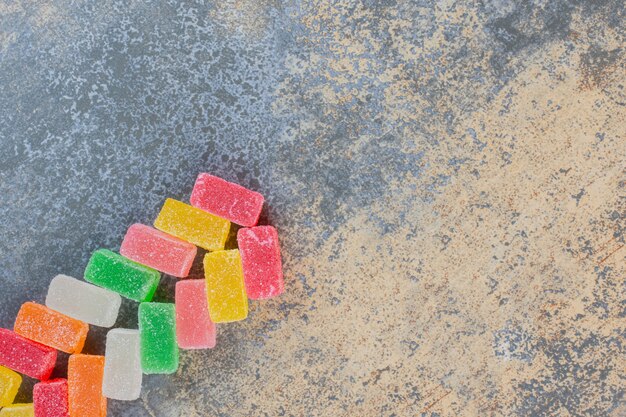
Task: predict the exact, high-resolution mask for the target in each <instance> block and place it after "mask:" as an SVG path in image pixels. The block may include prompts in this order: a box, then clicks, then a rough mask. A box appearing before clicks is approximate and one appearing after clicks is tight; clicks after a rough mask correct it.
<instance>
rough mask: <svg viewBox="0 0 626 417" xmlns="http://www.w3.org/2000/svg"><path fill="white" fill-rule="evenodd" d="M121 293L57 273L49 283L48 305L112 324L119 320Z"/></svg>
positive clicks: (98, 323) (87, 320)
mask: <svg viewBox="0 0 626 417" xmlns="http://www.w3.org/2000/svg"><path fill="white" fill-rule="evenodd" d="M121 303H122V298H121V297H120V295H119V294H117V293H115V292H113V291H109V290H107V289H104V288H100V287H97V286H95V285H92V284H89V283H87V282H84V281H80V280H77V279H76V278H72V277H69V276H67V275H57V276H56V277H54V278H53V279H52V282H51V283H50V287H48V295H47V297H46V306H47V307H49V308H51V309H53V310H56V311H58V312H59V313H63V314H65V315H67V316H70V317H72V318H75V319H77V320H81V321H84V322H85V323H89V324H93V325H95V326H101V327H111V326H113V325H114V324H115V321H116V320H117V314H118V313H119V310H120V305H121Z"/></svg>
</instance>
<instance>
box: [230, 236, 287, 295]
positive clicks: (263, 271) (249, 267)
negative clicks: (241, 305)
mask: <svg viewBox="0 0 626 417" xmlns="http://www.w3.org/2000/svg"><path fill="white" fill-rule="evenodd" d="M237 243H238V244H239V253H240V254H241V264H242V266H243V278H244V282H245V284H246V293H247V294H248V298H250V299H252V300H259V299H264V298H272V297H276V296H277V295H280V294H281V293H282V292H283V291H284V290H285V284H284V282H283V266H282V261H281V259H280V246H279V244H278V233H276V229H274V228H273V227H272V226H257V227H250V228H243V229H239V231H238V232H237Z"/></svg>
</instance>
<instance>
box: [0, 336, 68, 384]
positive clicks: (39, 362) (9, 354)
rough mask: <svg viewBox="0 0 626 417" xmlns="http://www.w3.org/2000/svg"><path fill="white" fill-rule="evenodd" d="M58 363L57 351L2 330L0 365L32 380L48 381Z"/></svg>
mask: <svg viewBox="0 0 626 417" xmlns="http://www.w3.org/2000/svg"><path fill="white" fill-rule="evenodd" d="M56 361H57V351H56V349H53V348H51V347H48V346H44V345H42V344H41V343H37V342H33V341H32V340H28V339H26V338H25V337H22V336H20V335H18V334H16V333H15V332H12V331H11V330H7V329H2V328H0V365H3V366H6V367H7V368H9V369H12V370H14V371H15V372H19V373H20V374H24V375H27V376H29V377H31V378H35V379H40V380H46V379H48V378H50V375H51V374H52V371H53V370H54V365H55V364H56Z"/></svg>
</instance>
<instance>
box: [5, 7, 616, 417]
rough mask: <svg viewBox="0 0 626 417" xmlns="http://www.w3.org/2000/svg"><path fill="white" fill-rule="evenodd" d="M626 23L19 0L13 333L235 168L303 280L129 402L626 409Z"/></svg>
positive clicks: (9, 131)
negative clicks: (73, 282) (70, 282)
mask: <svg viewBox="0 0 626 417" xmlns="http://www.w3.org/2000/svg"><path fill="white" fill-rule="evenodd" d="M624 15H625V13H624V4H623V2H622V1H618V0H595V1H578V0H569V1H565V0H553V1H540V0H534V1H508V0H487V1H481V2H471V1H467V2H455V1H435V0H423V1H411V2H409V1H393V0H389V1H361V2H353V1H343V0H341V1H340V0H335V1H328V0H315V1H304V2H300V1H285V2H281V1H278V0H265V1H263V0H222V1H207V0H196V1H193V0H189V1H184V2H183V1H174V0H170V1H165V0H153V1H139V0H136V1H130V0H124V1H122V0H116V1H112V0H100V1H91V0H74V1H69V0H41V1H25V0H24V1H17V0H14V1H11V0H0V86H1V88H0V196H2V203H1V204H0V236H1V237H2V238H1V239H0V284H1V286H2V287H1V288H2V289H1V290H0V326H5V327H6V326H10V325H11V324H12V322H13V319H14V317H15V315H16V313H17V311H18V308H19V305H20V304H21V303H23V302H24V301H26V300H35V301H39V302H42V301H43V299H44V296H45V294H46V289H47V285H48V282H49V281H50V279H51V278H52V277H53V276H55V275H56V274H59V273H64V274H68V275H71V276H76V277H80V276H81V274H82V271H83V269H84V267H85V265H86V263H87V260H88V258H89V255H90V253H91V252H92V251H93V250H95V249H96V248H98V247H109V248H111V249H113V250H117V249H118V248H119V243H120V242H121V240H122V237H123V236H124V232H125V230H126V228H127V227H128V226H129V225H130V224H132V223H135V222H139V223H144V224H150V223H151V221H152V220H153V219H154V217H155V216H156V214H157V212H158V209H159V207H160V206H161V204H162V203H163V201H164V199H165V197H168V196H169V197H173V198H177V199H183V200H185V199H187V198H188V197H189V193H190V191H191V188H192V186H193V181H194V179H195V177H196V175H197V174H198V173H199V172H210V173H213V174H216V175H219V176H221V177H224V178H225V179H227V180H229V181H236V182H238V183H240V184H242V185H244V186H246V187H249V188H252V189H255V190H258V191H260V192H262V193H263V194H264V195H265V196H266V199H267V210H266V212H265V213H264V215H263V222H264V223H267V222H268V221H269V222H270V223H272V224H274V225H275V226H276V227H277V228H278V230H279V234H280V237H281V243H282V250H283V257H284V268H285V280H286V292H285V294H284V295H283V296H281V297H280V298H278V299H273V300H269V301H265V302H252V303H251V312H250V313H251V314H250V317H249V319H248V320H247V321H244V322H240V323H233V324H229V325H223V326H220V327H219V330H218V333H219V334H218V336H217V339H218V345H217V347H216V348H215V349H214V350H210V351H185V352H182V353H181V367H180V370H179V372H178V373H177V374H175V375H171V376H161V375H151V376H147V377H146V378H145V380H144V390H143V392H142V394H141V399H140V400H138V401H135V402H131V403H122V402H118V401H110V404H109V411H110V414H111V415H114V416H123V417H125V416H171V417H174V416H186V417H196V416H208V415H211V416H413V415H418V416H429V417H435V416H439V417H443V416H446V417H448V416H450V417H452V416H481V417H482V416H544V415H546V416H603V417H604V416H608V417H618V416H624V415H626V404H625V401H626V399H625V388H624V387H625V382H624V378H625V371H624V358H625V357H626V356H625V355H626V322H625V320H626V296H625V294H626V282H625V276H626V261H625V260H626V258H625V257H626V249H625V248H624V246H625V245H626V243H625V237H624V229H625V228H626V220H625V218H626V172H625V166H626V156H625V155H626V145H625V143H626V138H625V131H624V126H625V119H626V111H625V105H626V92H625V91H624V84H625V73H626V69H625V61H626V60H625V54H626V52H625V49H624V42H625V35H626V34H625V30H624V25H623V22H624V19H625V16H624ZM232 233H233V236H234V234H235V233H236V230H233V231H232ZM229 247H232V244H231V245H230V246H229ZM202 255H203V254H202V253H200V254H199V259H200V257H201V256H202ZM192 277H195V278H200V277H201V270H200V268H199V264H198V262H196V266H195V267H194V269H193V270H192ZM174 283H175V280H174V279H172V278H164V279H163V280H162V283H161V288H160V290H159V291H158V292H157V297H156V300H157V301H165V302H171V301H172V296H173V290H174ZM136 308H137V307H136V304H135V303H132V302H130V301H125V302H124V304H123V307H122V313H121V317H120V319H119V320H118V323H117V325H118V326H123V327H134V326H136ZM103 342H104V331H100V330H98V329H95V330H94V331H93V332H92V333H90V337H89V339H88V343H87V346H86V349H85V351H86V352H88V353H94V354H102V353H104V343H103ZM58 374H59V376H63V367H61V369H60V370H59V371H58ZM31 386H32V383H31V384H30V385H29V384H28V383H27V384H25V387H26V388H24V389H23V391H22V392H21V393H20V394H19V397H18V399H21V400H26V399H28V396H29V394H28V391H27V390H28V388H29V387H31Z"/></svg>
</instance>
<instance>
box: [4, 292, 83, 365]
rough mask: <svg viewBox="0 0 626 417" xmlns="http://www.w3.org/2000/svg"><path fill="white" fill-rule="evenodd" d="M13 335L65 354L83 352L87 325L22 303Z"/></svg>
mask: <svg viewBox="0 0 626 417" xmlns="http://www.w3.org/2000/svg"><path fill="white" fill-rule="evenodd" d="M13 330H14V331H15V333H17V334H19V335H20V336H23V337H25V338H27V339H30V340H33V341H35V342H39V343H41V344H42V345H46V346H50V347H52V348H55V349H58V350H60V351H63V352H65V353H80V351H81V350H83V346H84V344H85V339H86V338H87V332H88V331H89V325H88V324H87V323H85V322H82V321H80V320H76V319H73V318H71V317H68V316H66V315H65V314H61V313H59V312H56V311H54V310H51V309H49V308H48V307H46V306H43V305H41V304H37V303H30V302H29V303H24V304H22V307H21V308H20V311H19V313H17V318H16V319H15V326H14V327H13Z"/></svg>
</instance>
